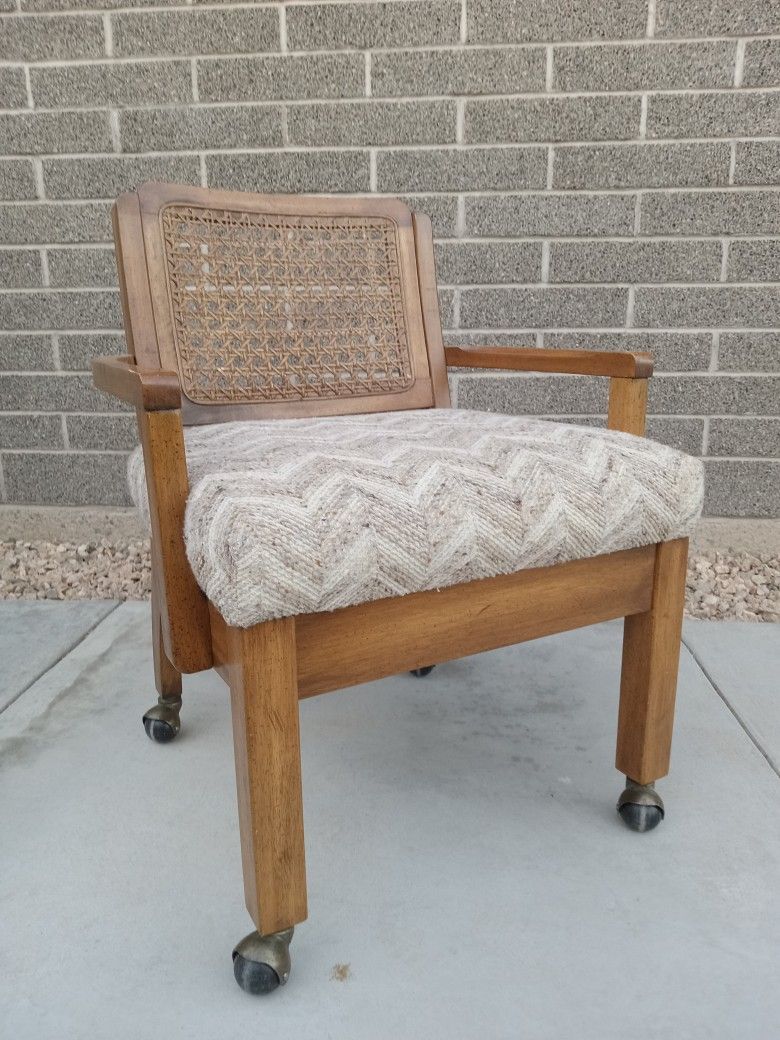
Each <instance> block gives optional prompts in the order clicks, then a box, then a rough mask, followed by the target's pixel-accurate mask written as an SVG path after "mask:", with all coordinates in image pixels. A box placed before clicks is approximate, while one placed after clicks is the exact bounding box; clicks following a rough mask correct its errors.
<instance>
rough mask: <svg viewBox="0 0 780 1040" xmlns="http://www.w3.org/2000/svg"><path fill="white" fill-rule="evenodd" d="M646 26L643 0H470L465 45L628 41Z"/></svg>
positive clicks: (640, 35)
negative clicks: (593, 0)
mask: <svg viewBox="0 0 780 1040" xmlns="http://www.w3.org/2000/svg"><path fill="white" fill-rule="evenodd" d="M646 27H647V7H646V3H645V0H604V2H602V3H598V4H594V3H572V2H571V0H547V2H545V3H543V4H540V3H539V2H538V0H470V3H469V8H468V42H469V43H526V42H529V41H535V40H538V41H540V42H541V43H551V42H554V41H556V40H566V41H569V40H599V39H607V40H608V39H618V40H619V39H631V38H633V37H640V38H641V37H643V36H644V35H645V29H646Z"/></svg>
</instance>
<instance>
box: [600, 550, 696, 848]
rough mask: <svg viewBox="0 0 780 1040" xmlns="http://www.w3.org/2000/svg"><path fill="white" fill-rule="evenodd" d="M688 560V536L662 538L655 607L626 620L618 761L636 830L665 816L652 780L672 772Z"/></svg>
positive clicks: (623, 809)
mask: <svg viewBox="0 0 780 1040" xmlns="http://www.w3.org/2000/svg"><path fill="white" fill-rule="evenodd" d="M687 560H688V539H687V538H678V539H676V540H674V541H671V542H661V543H660V544H659V545H658V547H657V549H656V557H655V572H654V576H653V595H652V601H651V604H650V609H649V610H647V611H645V612H644V613H642V614H633V615H631V616H630V617H627V618H626V620H625V628H624V634H623V667H622V673H621V679H620V711H619V715H618V737H617V757H616V762H615V764H616V766H617V768H618V769H619V770H620V771H621V772H622V773H625V775H626V779H627V783H626V789H625V790H624V792H623V794H622V795H621V797H620V801H619V802H618V811H619V812H620V815H621V816H622V817H623V819H624V820H625V822H626V823H627V824H628V825H629V827H631V828H632V829H633V830H651V829H652V828H653V827H655V826H656V825H657V824H658V823H660V821H661V820H662V819H663V815H664V807H663V802H662V801H661V799H660V797H659V796H658V795H657V794H656V792H655V789H654V786H653V784H654V781H655V780H658V779H659V778H660V777H662V776H665V775H666V774H667V773H668V772H669V755H670V752H671V745H672V726H673V723H674V701H675V694H676V690H677V669H678V665H679V658H680V639H681V634H682V620H683V606H684V603H685V576H686V564H687Z"/></svg>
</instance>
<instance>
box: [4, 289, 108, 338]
mask: <svg viewBox="0 0 780 1040" xmlns="http://www.w3.org/2000/svg"><path fill="white" fill-rule="evenodd" d="M121 322H122V317H121V310H120V307H119V294H118V293H115V292H111V291H108V290H105V291H103V292H18V293H8V294H0V328H3V329H8V330H12V329H18V330H20V331H26V330H30V331H37V330H39V329H110V328H120V327H121Z"/></svg>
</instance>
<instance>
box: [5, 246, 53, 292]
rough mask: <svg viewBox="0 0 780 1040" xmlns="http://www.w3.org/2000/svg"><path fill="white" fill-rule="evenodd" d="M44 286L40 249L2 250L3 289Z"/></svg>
mask: <svg viewBox="0 0 780 1040" xmlns="http://www.w3.org/2000/svg"><path fill="white" fill-rule="evenodd" d="M42 285H43V276H42V272H41V254H40V250H38V249H0V286H1V287H2V288H3V289H34V288H36V287H37V286H42Z"/></svg>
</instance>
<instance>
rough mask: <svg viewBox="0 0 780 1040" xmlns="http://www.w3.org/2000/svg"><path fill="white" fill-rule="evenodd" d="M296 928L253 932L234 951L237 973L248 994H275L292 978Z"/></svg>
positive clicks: (234, 964) (235, 972)
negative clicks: (291, 959)
mask: <svg viewBox="0 0 780 1040" xmlns="http://www.w3.org/2000/svg"><path fill="white" fill-rule="evenodd" d="M292 937H293V929H292V928H285V929H284V931H283V932H272V933H271V934H270V935H260V934H259V933H258V932H250V934H249V935H247V936H245V937H244V938H243V939H242V940H241V942H240V943H239V944H238V946H236V948H235V950H233V974H234V975H235V977H236V982H237V983H238V984H239V986H240V987H241V989H242V990H244V992H245V993H251V994H253V995H254V996H257V995H259V994H263V993H272V992H273V991H274V990H275V989H276V988H277V986H283V985H284V984H285V982H287V980H288V979H289V977H290V941H291V939H292Z"/></svg>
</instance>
